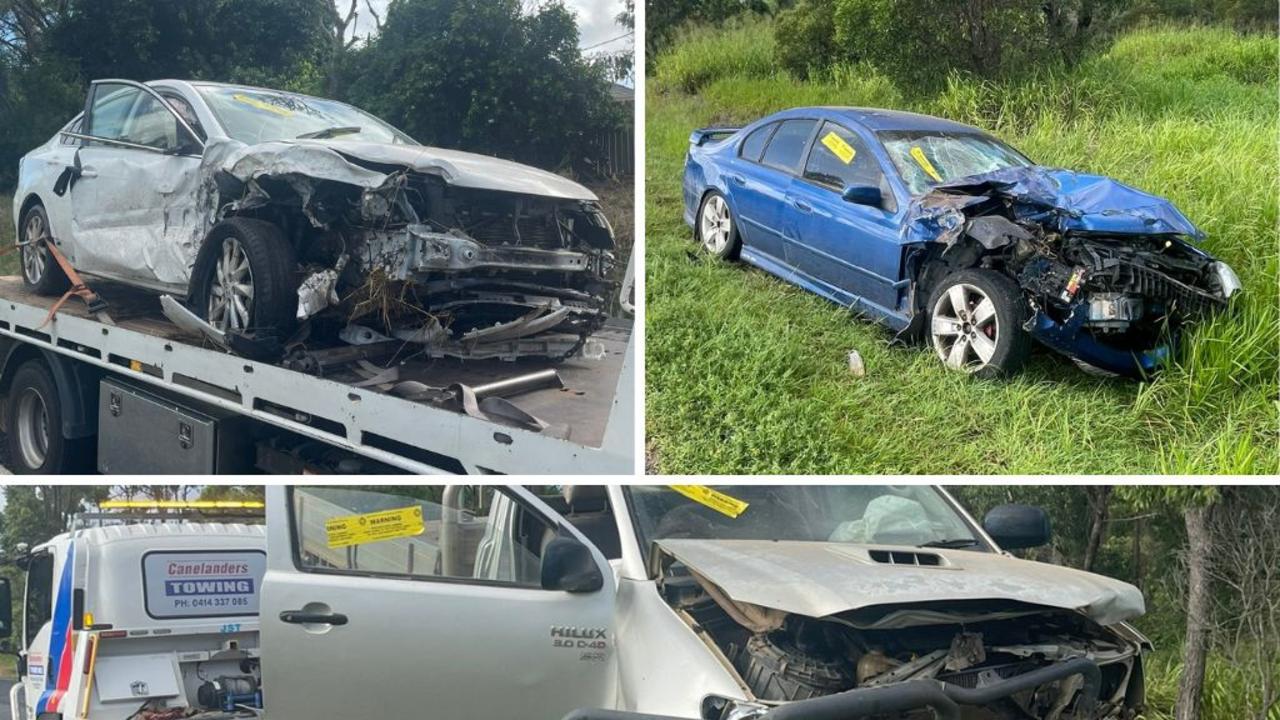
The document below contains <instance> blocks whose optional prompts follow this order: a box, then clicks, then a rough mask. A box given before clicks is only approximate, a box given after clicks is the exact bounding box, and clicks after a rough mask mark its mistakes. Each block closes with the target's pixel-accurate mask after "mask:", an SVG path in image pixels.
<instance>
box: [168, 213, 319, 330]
mask: <svg viewBox="0 0 1280 720" xmlns="http://www.w3.org/2000/svg"><path fill="white" fill-rule="evenodd" d="M297 267H298V259H297V253H296V252H295V251H294V249H293V246H291V245H290V244H289V243H288V241H286V240H285V237H284V235H283V234H282V233H281V232H280V229H279V228H277V227H276V226H275V225H272V224H271V223H268V222H264V221H262V220H254V219H251V218H229V219H227V220H223V221H222V222H220V223H218V224H217V225H214V226H213V229H212V230H210V231H209V235H208V236H207V237H206V238H205V241H204V245H202V246H201V247H200V252H199V253H198V254H197V255H196V262H195V267H194V268H193V269H192V273H191V291H190V293H189V296H188V303H189V305H190V306H191V309H192V310H193V311H194V312H195V313H196V314H197V315H199V316H200V317H201V318H203V319H205V320H207V321H208V322H209V323H210V324H211V325H213V326H214V327H216V328H218V329H220V330H223V331H231V332H238V333H240V334H244V335H250V334H252V335H255V336H257V337H262V338H265V337H275V338H278V339H280V340H283V339H285V338H287V337H289V335H290V334H291V333H292V332H293V329H294V326H295V325H296V324H297V320H296V315H297V312H298V279H297Z"/></svg>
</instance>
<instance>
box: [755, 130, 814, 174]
mask: <svg viewBox="0 0 1280 720" xmlns="http://www.w3.org/2000/svg"><path fill="white" fill-rule="evenodd" d="M817 124H818V121H817V120H784V121H783V122H782V124H781V125H779V126H778V131H777V132H775V133H774V134H773V138H772V139H770V140H769V146H768V147H767V148H765V151H764V157H762V158H761V162H763V163H764V164H765V165H768V166H769V167H771V168H776V169H778V170H785V171H787V172H798V171H799V170H800V156H801V155H802V154H803V153H804V146H805V144H806V143H808V142H809V136H810V135H811V134H813V127H814V126H815V125H817Z"/></svg>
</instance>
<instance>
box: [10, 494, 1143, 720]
mask: <svg viewBox="0 0 1280 720" xmlns="http://www.w3.org/2000/svg"><path fill="white" fill-rule="evenodd" d="M147 532H150V531H147ZM190 532H191V533H193V534H192V535H191V537H192V538H198V539H197V540H196V542H204V541H206V540H207V541H214V540H218V541H222V542H226V543H227V544H225V545H222V546H220V547H224V548H227V549H231V546H232V545H235V543H234V542H231V541H230V540H227V539H226V538H225V537H224V536H220V535H218V534H216V533H214V534H207V535H198V534H194V533H196V532H197V531H195V530H192V531H190ZM248 532H249V531H248V530H236V531H234V532H230V531H229V535H228V536H227V537H237V538H239V537H246V538H247V537H248V535H247V534H244V533H248ZM1048 533H1049V526H1048V520H1047V517H1046V516H1045V514H1044V513H1043V512H1042V511H1040V510H1038V509H1036V508H1031V507H1027V506H1020V505H1006V506H1001V507H998V508H996V509H994V510H992V511H991V512H990V513H988V515H987V516H986V518H985V520H984V522H983V523H981V524H980V523H978V522H976V521H975V520H974V519H973V518H972V517H970V515H969V514H968V513H966V512H965V511H964V509H963V508H962V507H960V505H959V504H958V503H956V501H955V500H954V499H952V498H951V497H950V496H949V495H948V494H947V493H946V492H945V491H944V490H942V489H941V488H931V487H926V486H799V485H792V486H773V487H770V486H716V487H714V488H713V487H704V486H664V487H658V486H651V487H644V486H630V487H609V488H605V487H603V486H598V485H576V486H540V487H532V488H531V487H496V486H462V485H450V486H429V487H426V486H393V487H388V486H382V487H377V488H362V487H353V486H345V487H343V486H322V487H302V486H294V487H288V486H275V487H269V488H268V489H267V567H266V574H265V576H264V578H263V582H262V594H261V598H260V609H261V620H260V623H261V637H262V648H263V653H262V656H261V663H262V664H261V675H260V678H261V685H260V687H261V689H262V693H263V696H264V697H265V706H266V709H265V714H266V715H267V716H269V717H270V718H271V719H272V720H314V719H315V718H334V719H335V720H337V719H346V718H365V717H380V718H413V717H421V716H426V715H431V716H442V717H449V718H455V719H458V720H494V719H503V720H505V719H507V718H522V719H523V718H540V719H543V720H556V719H557V718H573V719H575V720H627V719H631V720H644V718H645V717H648V719H649V720H653V719H654V717H655V716H661V717H663V718H684V719H698V720H851V719H853V718H860V717H873V716H874V717H902V718H907V717H910V718H915V717H929V716H930V713H932V716H934V717H937V718H941V719H946V720H957V719H960V718H965V719H974V720H976V719H977V718H984V719H991V718H1007V719H1010V720H1012V719H1013V718H1018V719H1021V720H1025V719H1027V718H1036V719H1038V720H1103V719H1106V720H1130V719H1131V718H1134V717H1136V716H1137V715H1138V713H1140V712H1141V708H1142V704H1143V701H1144V698H1143V679H1142V655H1143V653H1144V652H1145V651H1146V650H1148V649H1149V647H1150V645H1149V643H1148V642H1147V641H1146V640H1145V639H1144V638H1143V637H1142V636H1141V635H1140V634H1139V633H1138V632H1137V631H1136V630H1134V629H1133V628H1132V627H1131V626H1130V625H1128V623H1127V622H1126V621H1127V620H1130V619H1132V618H1134V617H1137V616H1138V615H1141V614H1142V612H1143V600H1142V595H1141V593H1140V592H1139V591H1138V590H1137V589H1136V588H1134V587H1132V586H1130V585H1127V584H1125V583H1122V582H1119V581H1116V580H1112V579H1109V578H1105V577H1102V576H1099V575H1093V574H1090V573H1085V572H1081V571H1077V570H1072V569H1069V568H1064V567H1059V566H1054V565H1048V564H1043V563H1037V562H1031V561H1026V560H1022V559H1019V558H1016V557H1014V556H1012V555H1010V554H1009V553H1008V552H1007V549H1009V548H1019V547H1032V546H1035V545H1039V544H1044V543H1045V542H1047V539H1048ZM57 542H63V543H64V544H65V542H66V541H65V540H60V541H55V544H56V543H57ZM131 562H132V564H129V563H126V565H127V569H122V570H121V573H122V574H123V575H124V576H127V577H131V578H133V579H132V580H131V582H132V583H133V585H132V587H131V589H128V590H126V591H127V592H131V593H132V594H133V598H134V600H133V602H134V605H138V604H141V598H142V592H143V591H142V586H141V585H140V584H138V583H139V582H140V581H139V580H138V562H139V560H138V557H137V556H135V557H134V559H133V560H132V561H131ZM91 577H92V576H91ZM119 582H120V583H124V582H125V580H124V579H123V577H122V579H121V580H120V581H119ZM88 587H94V586H92V585H90V586H88ZM115 587H116V591H120V590H122V589H124V588H125V587H126V586H125V585H116V586H115ZM94 589H95V590H97V589H98V588H96V587H94ZM31 602H32V598H31V597H30V596H29V597H28V604H29V605H30V603H31ZM84 602H85V603H86V604H85V609H86V610H89V611H94V610H98V608H99V607H101V608H102V610H100V611H97V612H95V613H94V617H95V618H96V619H95V622H99V623H103V622H113V624H114V621H116V618H111V617H108V614H107V612H106V609H107V608H108V607H111V608H120V607H122V605H121V604H114V605H107V604H103V605H101V606H97V605H95V604H94V603H95V602H98V600H97V599H95V598H94V597H92V596H88V597H86V599H85V601H84ZM112 612H115V611H114V610H113V611H112ZM133 612H140V611H138V610H137V609H136V608H135V609H134V611H133ZM120 613H121V614H120V619H121V620H123V619H124V618H126V617H127V618H129V619H130V620H129V622H131V623H136V624H137V627H138V628H139V629H145V628H154V626H155V625H156V624H157V621H155V620H147V619H145V618H146V616H145V615H141V616H135V615H134V614H126V613H125V612H124V611H123V610H121V611H120ZM181 622H182V623H186V622H190V623H192V624H193V627H194V624H195V623H197V622H198V621H196V620H191V621H181ZM227 622H231V621H227ZM234 622H235V623H239V624H238V625H236V627H237V628H238V630H237V631H235V632H230V633H227V632H220V631H218V627H217V626H213V627H212V628H206V629H205V630H204V631H202V632H207V633H208V634H199V633H195V631H194V630H192V631H191V632H192V633H195V634H191V635H190V637H191V638H193V639H196V638H199V639H200V643H201V644H200V645H199V647H198V649H197V648H195V647H193V648H192V649H191V650H192V651H193V652H202V653H206V655H208V659H205V660H200V661H198V662H195V663H187V662H186V661H185V660H183V659H182V657H183V655H182V653H179V654H178V656H177V657H176V659H175V660H174V662H173V663H172V664H171V665H170V666H169V667H172V668H174V669H173V670H172V674H174V675H175V676H176V677H179V678H182V680H181V682H180V683H179V684H180V688H179V690H181V691H182V692H183V694H181V695H177V694H175V695H172V696H169V697H165V698H159V699H158V701H156V702H151V703H149V704H148V706H147V709H146V710H145V712H143V713H141V714H139V715H137V716H136V718H134V719H133V720H148V719H150V720H160V719H161V718H166V717H171V716H170V715H165V714H164V713H177V714H184V713H193V712H196V710H195V709H196V708H199V709H202V711H204V710H203V709H204V708H209V707H210V704H209V703H204V704H202V703H200V702H198V701H199V700H200V697H199V694H198V693H197V696H193V695H192V694H191V693H192V688H194V687H196V686H197V685H198V684H199V682H203V679H214V678H217V677H219V676H226V677H228V678H232V679H228V680H224V681H221V682H223V684H224V685H226V686H234V687H240V686H241V684H243V688H242V689H246V690H247V689H249V688H250V686H253V689H255V690H256V689H257V685H256V683H257V681H258V678H257V676H254V677H253V679H252V681H249V680H243V679H240V680H237V679H234V678H236V676H239V675H244V674H248V675H252V673H244V672H240V671H242V670H245V669H248V670H253V669H256V666H255V664H254V663H253V658H255V657H256V654H255V652H254V646H252V645H251V640H250V638H251V635H246V634H245V632H244V631H245V630H246V629H247V628H249V627H251V626H252V623H253V621H252V619H251V618H241V619H237V620H235V621H234ZM164 623H165V624H164V626H165V627H166V628H173V629H174V630H175V631H176V630H177V629H178V628H185V627H187V625H184V624H180V623H179V621H177V620H172V621H170V620H165V621H164ZM116 627H123V626H122V625H116ZM131 629H132V626H131ZM102 633H103V631H102V630H98V629H92V628H86V629H84V630H79V631H76V632H75V635H76V637H77V640H76V647H77V648H82V647H83V643H84V642H85V641H86V640H88V639H89V638H92V637H93V636H98V637H101V636H102ZM153 633H154V630H153ZM236 638H243V639H242V640H239V641H238V642H237V644H236V646H235V647H234V648H233V647H231V646H230V645H229V643H230V642H231V640H233V639H236ZM139 641H141V639H139V640H135V639H133V638H132V637H128V638H121V639H118V640H112V641H108V640H105V639H103V640H101V649H102V652H100V656H99V659H98V663H99V664H100V663H101V662H102V654H103V653H105V652H106V651H107V650H109V649H110V650H111V651H112V652H113V653H114V652H121V651H123V650H125V649H126V648H129V647H132V646H131V643H134V642H139ZM150 642H153V643H157V644H158V643H162V642H165V641H164V640H161V639H159V638H152V639H151V640H150ZM41 647H43V646H41V645H40V644H39V640H38V639H37V641H36V643H35V644H34V645H32V646H31V648H30V649H29V650H28V652H29V653H31V652H36V651H39V649H40V648H41ZM157 647H158V645H157ZM147 652H148V653H150V652H152V651H151V650H148V651H147ZM162 652H164V651H162V650H159V649H157V650H155V651H154V654H160V653H162ZM231 652H234V653H237V654H238V655H239V656H241V658H240V660H239V661H238V662H239V663H240V664H234V663H233V666H232V667H229V668H228V667H219V668H218V669H216V670H214V669H213V668H211V667H209V665H208V663H209V662H211V661H212V660H213V656H214V655H217V656H218V657H222V656H223V655H221V654H220V653H222V654H225V653H231ZM201 657H203V656H201ZM157 664H159V663H158V662H157ZM26 667H27V675H26V677H24V686H25V687H27V688H28V690H27V692H28V693H29V694H31V697H32V698H34V697H36V696H37V695H36V693H38V692H40V690H41V688H42V687H44V684H45V681H44V680H43V679H36V678H33V677H31V669H32V668H33V667H34V665H33V663H32V662H31V660H30V656H29V657H28V661H27V665H26ZM72 667H73V668H74V673H73V678H78V677H80V676H81V674H82V673H83V672H84V670H83V669H84V668H85V667H87V666H86V665H85V664H84V663H83V662H82V660H81V659H79V658H78V656H77V659H76V660H75V661H74V663H73V666H72ZM141 669H142V668H141V666H140V665H139V666H138V670H139V672H141ZM97 675H98V678H97V683H96V686H97V689H96V690H95V691H94V692H96V693H99V694H101V693H102V688H103V687H104V685H103V682H102V681H103V672H102V670H101V669H100V668H99V670H97ZM90 681H91V680H90V679H89V678H85V679H84V680H81V681H80V682H90ZM73 682H75V680H74V679H73ZM113 687H114V686H113ZM73 699H74V698H72V697H70V696H68V698H67V700H64V701H63V703H62V705H61V710H60V712H61V713H63V714H62V716H61V717H63V718H67V720H70V715H69V713H77V714H76V720H85V718H87V717H92V718H93V720H100V719H101V720H125V718H127V717H130V716H129V715H128V712H123V711H117V710H116V709H115V708H120V707H124V708H125V709H126V710H127V709H128V708H127V703H126V704H124V705H123V706H121V705H113V706H110V707H111V708H112V709H110V710H108V709H107V708H108V705H107V704H106V703H100V704H98V700H97V699H95V701H94V703H95V704H92V705H90V706H89V707H90V711H89V713H88V714H87V715H86V714H80V713H79V710H78V708H79V706H78V705H76V704H75V703H74V702H70V701H71V700H73ZM193 699H195V700H197V702H196V703H193V702H192V700H193ZM34 702H35V701H34V700H32V699H30V698H29V699H28V700H27V701H26V703H25V704H24V705H22V707H24V708H27V709H28V714H27V715H20V714H17V713H15V716H14V720H48V718H46V717H44V716H37V715H36V714H34V713H32V712H31V711H30V708H31V707H32V705H33V704H34ZM69 702H70V704H68V703H69ZM252 705H253V703H252V702H245V703H241V704H240V705H237V704H235V703H232V704H230V705H227V707H232V708H233V710H235V711H237V712H244V713H250V712H254V713H260V712H263V711H261V710H256V709H254V710H251V709H250V707H251V706H252ZM15 707H18V704H17V703H15ZM214 709H216V707H215V708H214ZM157 713H159V714H157Z"/></svg>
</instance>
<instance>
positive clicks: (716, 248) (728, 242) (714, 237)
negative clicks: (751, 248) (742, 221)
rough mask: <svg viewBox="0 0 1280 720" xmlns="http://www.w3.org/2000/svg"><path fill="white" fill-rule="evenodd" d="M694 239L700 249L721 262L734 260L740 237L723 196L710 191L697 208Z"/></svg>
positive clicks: (740, 240)
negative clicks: (700, 246)
mask: <svg viewBox="0 0 1280 720" xmlns="http://www.w3.org/2000/svg"><path fill="white" fill-rule="evenodd" d="M693 234H694V238H696V239H697V241H698V243H699V244H700V245H702V248H703V249H704V250H706V251H707V252H709V253H711V254H712V255H714V256H716V257H718V258H720V259H721V260H736V259H737V257H738V248H739V247H740V246H741V244H742V237H741V236H740V235H739V234H738V225H737V223H735V222H734V221H733V213H731V212H729V203H728V201H726V200H725V199H724V195H721V194H720V193H719V192H717V191H715V190H712V191H711V192H709V193H707V196H706V197H705V198H703V199H702V207H700V208H698V221H697V223H695V224H694V227H693Z"/></svg>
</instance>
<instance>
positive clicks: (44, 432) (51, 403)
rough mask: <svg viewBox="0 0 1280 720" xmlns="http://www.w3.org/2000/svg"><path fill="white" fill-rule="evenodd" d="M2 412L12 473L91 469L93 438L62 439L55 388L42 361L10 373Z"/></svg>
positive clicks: (55, 472) (42, 473)
mask: <svg viewBox="0 0 1280 720" xmlns="http://www.w3.org/2000/svg"><path fill="white" fill-rule="evenodd" d="M5 409H6V412H7V415H8V417H6V418H5V427H6V428H7V429H8V433H7V435H6V436H5V439H6V441H7V443H8V446H9V448H8V449H9V466H10V469H11V470H13V472H14V473H16V474H19V475H62V474H66V473H80V472H88V471H89V470H91V469H92V467H93V442H94V439H93V438H92V437H89V438H78V439H75V440H68V439H67V438H64V437H63V436H62V405H61V403H60V401H59V399H58V386H57V384H56V383H55V382H54V380H53V375H52V374H50V372H49V369H48V368H47V367H45V365H44V363H43V362H41V361H39V360H28V361H27V362H25V363H23V364H22V365H21V366H20V367H19V368H18V370H17V372H15V373H14V374H13V382H12V383H10V385H9V402H8V403H7V405H6V408H5Z"/></svg>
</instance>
